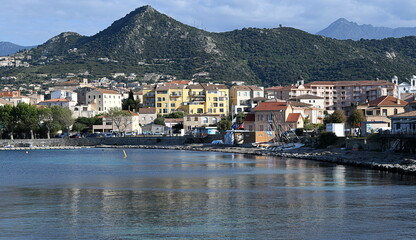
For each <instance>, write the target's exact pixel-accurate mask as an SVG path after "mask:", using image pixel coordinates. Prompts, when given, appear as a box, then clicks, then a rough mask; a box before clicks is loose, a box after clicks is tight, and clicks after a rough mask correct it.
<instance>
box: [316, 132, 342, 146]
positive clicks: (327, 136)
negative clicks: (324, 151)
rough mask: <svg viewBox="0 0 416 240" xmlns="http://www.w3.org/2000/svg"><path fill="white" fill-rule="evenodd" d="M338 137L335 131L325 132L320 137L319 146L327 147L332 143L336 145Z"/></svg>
mask: <svg viewBox="0 0 416 240" xmlns="http://www.w3.org/2000/svg"><path fill="white" fill-rule="evenodd" d="M337 140H338V137H337V136H336V135H335V133H333V132H323V133H321V134H320V135H319V138H318V146H317V147H318V148H326V147H328V146H330V145H334V144H335V143H336V141H337Z"/></svg>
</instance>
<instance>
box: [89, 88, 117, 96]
mask: <svg viewBox="0 0 416 240" xmlns="http://www.w3.org/2000/svg"><path fill="white" fill-rule="evenodd" d="M94 90H95V91H98V92H100V93H106V94H117V95H121V94H120V93H118V92H116V91H113V90H108V89H103V88H96V89H94Z"/></svg>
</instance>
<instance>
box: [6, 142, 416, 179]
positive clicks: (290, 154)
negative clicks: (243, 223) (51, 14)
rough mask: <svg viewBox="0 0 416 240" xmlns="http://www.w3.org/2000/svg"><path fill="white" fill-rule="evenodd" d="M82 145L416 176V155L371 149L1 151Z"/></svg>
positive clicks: (171, 147) (194, 146)
mask: <svg viewBox="0 0 416 240" xmlns="http://www.w3.org/2000/svg"><path fill="white" fill-rule="evenodd" d="M82 148H120V149H129V148H130V149H162V150H163V149H165V150H182V151H206V152H223V153H237V154H248V155H258V156H275V157H285V158H296V159H303V160H313V161H318V162H326V163H334V164H340V165H346V166H353V167H360V168H365V169H373V170H381V171H387V172H393V173H400V174H407V175H416V154H410V153H395V152H369V151H353V150H340V149H313V148H305V147H303V148H299V149H296V150H289V151H284V152H272V151H266V150H260V149H257V148H249V147H239V146H225V145H207V144H188V145H96V146H42V147H14V148H0V151H13V150H23V151H28V150H69V149H82Z"/></svg>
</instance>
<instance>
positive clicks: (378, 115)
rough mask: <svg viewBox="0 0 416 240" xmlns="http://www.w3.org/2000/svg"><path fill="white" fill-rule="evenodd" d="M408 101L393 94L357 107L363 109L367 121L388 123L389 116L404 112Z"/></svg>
mask: <svg viewBox="0 0 416 240" xmlns="http://www.w3.org/2000/svg"><path fill="white" fill-rule="evenodd" d="M407 104H408V103H407V102H406V101H403V100H401V99H399V98H396V97H393V96H383V97H379V98H377V99H375V100H373V101H370V102H369V103H367V104H363V105H360V106H358V107H357V109H361V110H363V111H364V115H365V117H366V120H367V121H375V122H386V123H390V118H389V116H393V115H397V114H400V113H403V112H405V107H406V105H407Z"/></svg>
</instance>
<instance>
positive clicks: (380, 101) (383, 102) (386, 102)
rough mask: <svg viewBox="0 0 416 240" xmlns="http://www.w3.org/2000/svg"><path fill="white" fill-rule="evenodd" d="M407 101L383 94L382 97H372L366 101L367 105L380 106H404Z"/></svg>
mask: <svg viewBox="0 0 416 240" xmlns="http://www.w3.org/2000/svg"><path fill="white" fill-rule="evenodd" d="M406 105H407V102H406V101H404V100H400V99H398V98H395V97H393V96H383V97H379V98H377V99H374V100H373V101H370V102H369V103H368V106H372V107H374V106H377V107H382V106H386V107H387V106H402V107H404V106H406Z"/></svg>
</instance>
